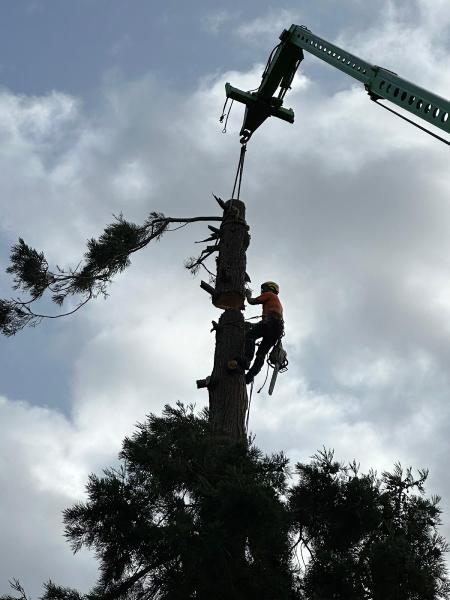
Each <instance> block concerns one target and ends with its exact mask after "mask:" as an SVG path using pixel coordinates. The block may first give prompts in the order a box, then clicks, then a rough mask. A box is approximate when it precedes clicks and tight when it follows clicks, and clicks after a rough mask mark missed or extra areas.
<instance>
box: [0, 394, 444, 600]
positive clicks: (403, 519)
mask: <svg viewBox="0 0 450 600" xmlns="http://www.w3.org/2000/svg"><path fill="white" fill-rule="evenodd" d="M296 474H297V478H296V479H295V480H292V479H291V474H290V472H289V467H288V461H287V459H286V457H285V456H284V455H283V454H282V453H280V454H275V455H272V456H264V455H263V454H262V453H261V452H260V450H258V449H257V448H256V447H255V446H254V445H253V444H252V443H250V444H248V445H247V444H245V443H231V442H230V440H229V438H219V437H217V436H214V435H213V434H212V433H211V429H210V425H209V422H208V415H207V412H206V411H204V412H203V413H201V414H200V415H198V416H197V415H195V414H194V412H193V408H192V407H184V406H183V405H181V404H179V405H178V406H177V407H176V408H170V407H168V406H167V407H166V408H165V410H164V413H163V416H161V417H156V416H155V415H150V416H149V417H148V419H147V421H146V422H145V423H143V424H141V425H139V426H138V428H137V430H136V432H135V434H134V435H133V436H132V437H130V438H126V439H125V441H124V443H123V447H122V451H121V454H120V466H119V468H115V469H107V470H105V471H104V473H103V475H101V476H97V475H91V476H90V478H89V482H88V485H87V500H86V502H84V503H79V504H76V505H75V506H73V507H72V508H69V509H67V510H66V511H65V513H64V521H65V525H66V536H67V538H68V540H69V541H70V543H71V544H72V548H73V550H74V551H75V552H76V551H78V550H79V549H80V548H82V547H88V548H91V549H93V550H94V551H95V553H96V556H97V558H98V560H99V565H100V577H99V581H98V583H97V585H96V586H95V587H94V589H92V590H91V591H90V592H89V593H88V594H86V595H84V596H83V595H81V594H80V593H79V592H77V591H76V590H71V589H68V588H62V587H59V586H57V585H55V584H54V583H52V582H48V583H47V584H46V586H45V589H44V594H43V596H42V600H100V599H103V600H113V599H114V598H121V599H124V600H125V599H126V600H135V599H136V600H137V599H138V598H139V599H142V600H147V599H148V600H187V599H189V598H192V599H194V598H195V599H197V600H210V599H217V600H225V599H226V600H237V599H239V600H241V599H242V600H253V599H254V600H256V599H258V600H274V599H276V600H278V599H282V600H284V599H286V600H289V599H291V600H295V599H296V600H356V599H357V600H394V599H395V600H440V599H444V598H449V597H450V588H449V582H448V580H447V576H446V569H445V564H444V554H445V552H446V550H447V545H446V543H445V541H444V540H443V538H442V537H441V536H439V535H438V533H437V528H438V525H439V522H440V512H441V511H440V509H439V506H438V503H439V498H436V497H434V498H431V499H427V498H425V496H424V482H425V480H426V477H427V473H426V471H419V473H418V476H417V477H416V478H415V477H414V475H413V472H412V470H411V469H406V470H402V468H401V467H400V465H396V466H395V469H394V471H393V473H383V474H382V475H381V476H380V477H377V475H376V474H375V473H374V472H369V474H367V475H365V474H361V473H359V470H358V467H357V465H356V464H355V463H352V464H350V465H344V464H342V463H339V462H337V461H335V460H334V458H333V453H332V452H329V451H326V450H323V451H322V452H319V453H318V454H316V455H315V456H314V457H313V458H312V461H311V462H310V463H308V464H304V463H300V464H298V465H297V466H296ZM302 557H303V559H304V561H303V562H302V561H301V558H302ZM13 583H14V582H13ZM16 583H17V584H18V582H16ZM13 587H14V586H13ZM15 589H16V591H18V593H19V597H20V598H21V600H26V597H25V594H24V592H23V589H22V588H21V587H20V585H19V588H18V587H17V586H16V587H15ZM0 600H13V598H12V597H11V596H3V597H2V598H1V599H0Z"/></svg>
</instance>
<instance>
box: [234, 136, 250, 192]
mask: <svg viewBox="0 0 450 600" xmlns="http://www.w3.org/2000/svg"><path fill="white" fill-rule="evenodd" d="M246 150H247V144H242V146H241V153H240V155H239V162H238V167H237V171H236V177H235V178H234V185H233V192H232V194H231V197H232V198H234V192H235V191H236V185H237V196H236V198H235V199H236V200H239V196H240V194H241V183H242V173H243V172H244V161H245V152H246Z"/></svg>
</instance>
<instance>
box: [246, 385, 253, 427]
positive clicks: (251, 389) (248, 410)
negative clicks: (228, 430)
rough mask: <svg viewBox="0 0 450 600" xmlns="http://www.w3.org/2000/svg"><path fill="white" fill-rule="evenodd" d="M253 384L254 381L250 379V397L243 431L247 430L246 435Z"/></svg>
mask: <svg viewBox="0 0 450 600" xmlns="http://www.w3.org/2000/svg"><path fill="white" fill-rule="evenodd" d="M253 385H254V382H253V381H252V383H251V386H250V398H249V399H248V407H247V418H246V419H245V431H246V432H247V435H248V420H249V418H250V405H251V403H252V396H253Z"/></svg>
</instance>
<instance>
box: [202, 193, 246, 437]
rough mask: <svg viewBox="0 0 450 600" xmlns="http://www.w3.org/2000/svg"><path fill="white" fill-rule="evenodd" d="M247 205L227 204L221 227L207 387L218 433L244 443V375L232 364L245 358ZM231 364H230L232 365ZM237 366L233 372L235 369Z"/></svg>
mask: <svg viewBox="0 0 450 600" xmlns="http://www.w3.org/2000/svg"><path fill="white" fill-rule="evenodd" d="M248 229H249V228H248V225H247V223H246V221H245V205H244V203H243V202H241V201H240V200H228V202H226V203H225V206H224V214H223V221H222V225H221V227H220V243H219V254H218V256H217V278H216V285H215V291H214V294H213V295H212V301H213V304H214V305H215V306H217V307H218V308H222V309H223V310H224V312H223V313H222V315H221V317H220V319H219V322H218V326H217V328H216V349H215V354H214V367H213V371H212V373H211V379H210V381H209V385H208V391H209V408H210V419H211V423H212V425H213V428H214V429H215V431H217V433H220V434H225V435H226V436H228V437H230V438H231V439H234V440H244V439H245V436H246V431H245V415H246V412H247V404H248V398H247V387H246V383H245V373H244V371H243V370H242V368H240V367H239V366H238V365H237V364H236V363H234V364H233V362H232V361H235V360H236V359H240V358H243V354H244V341H245V321H244V315H243V314H242V310H243V308H244V298H245V278H246V254H245V253H246V250H247V247H248V245H249V241H250V236H249V233H248ZM230 361H231V362H230ZM233 366H234V368H233Z"/></svg>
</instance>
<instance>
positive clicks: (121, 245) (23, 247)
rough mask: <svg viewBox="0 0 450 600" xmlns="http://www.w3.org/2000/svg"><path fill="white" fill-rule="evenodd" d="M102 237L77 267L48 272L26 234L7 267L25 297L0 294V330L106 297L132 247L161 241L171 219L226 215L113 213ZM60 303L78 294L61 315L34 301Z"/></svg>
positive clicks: (36, 321) (89, 244) (18, 327)
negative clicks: (140, 218) (141, 218)
mask: <svg viewBox="0 0 450 600" xmlns="http://www.w3.org/2000/svg"><path fill="white" fill-rule="evenodd" d="M114 218H115V221H114V222H113V223H110V224H109V225H107V226H106V227H105V229H104V231H103V233H102V234H101V235H100V237H99V238H98V239H95V238H92V239H90V240H88V242H87V250H86V252H85V254H84V258H83V260H82V261H80V262H79V263H78V265H77V266H76V267H75V268H74V269H71V268H68V269H62V268H61V267H59V266H56V268H55V269H54V270H53V271H50V269H49V264H48V261H47V259H46V258H45V256H44V253H43V252H38V251H37V250H35V249H34V248H31V247H30V246H28V244H26V243H25V241H24V240H23V239H22V238H19V241H18V242H17V244H15V245H14V246H13V247H12V249H11V256H10V261H11V264H10V266H9V267H8V268H7V269H6V271H7V272H8V273H10V274H11V275H13V276H14V284H13V287H14V289H15V290H18V291H19V292H21V293H22V294H25V295H26V297H25V298H22V297H18V298H11V299H0V332H1V333H3V335H6V336H12V335H15V334H16V333H17V332H18V331H20V330H21V329H23V328H24V327H27V326H31V327H35V326H36V325H38V324H39V323H40V322H41V321H42V320H43V319H58V318H60V317H64V316H67V315H70V314H73V313H74V312H76V311H78V310H79V309H80V308H81V307H82V306H84V305H85V304H86V303H87V302H89V300H91V299H92V298H96V297H97V296H99V295H102V296H104V297H106V296H107V295H108V287H109V284H110V283H111V281H112V279H113V277H114V276H115V275H117V274H118V273H120V272H122V271H123V270H124V269H126V268H127V267H128V266H129V265H130V264H131V260H130V257H131V255H132V254H133V253H134V252H138V251H139V250H142V249H143V248H145V247H146V246H147V245H148V244H149V243H150V242H151V241H153V240H159V239H161V237H162V236H163V234H164V233H166V232H168V231H175V230H176V229H178V228H175V229H169V225H170V224H171V223H182V224H183V225H182V226H184V225H188V224H190V223H195V222H198V221H221V220H222V217H216V216H210V217H208V216H201V217H186V218H181V217H180V218H178V217H177V218H174V217H166V216H165V215H164V214H162V213H158V212H152V213H150V215H149V217H148V218H147V219H146V221H145V222H144V224H143V225H137V224H135V223H131V222H130V221H127V220H126V219H124V217H123V215H122V214H120V215H119V216H117V217H116V216H115V217H114ZM45 294H48V295H49V296H50V299H51V301H52V302H53V303H54V304H56V305H57V306H59V307H61V306H62V305H63V304H64V302H65V301H66V299H67V298H68V297H75V298H77V302H76V303H75V307H74V308H73V309H71V310H69V311H66V312H62V313H59V314H54V315H51V314H42V313H40V312H38V311H36V310H34V309H33V304H34V303H35V302H36V301H37V300H39V299H41V298H43V297H44V295H45Z"/></svg>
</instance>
